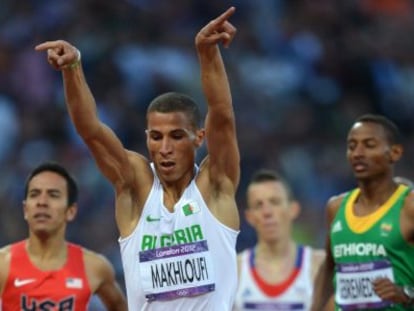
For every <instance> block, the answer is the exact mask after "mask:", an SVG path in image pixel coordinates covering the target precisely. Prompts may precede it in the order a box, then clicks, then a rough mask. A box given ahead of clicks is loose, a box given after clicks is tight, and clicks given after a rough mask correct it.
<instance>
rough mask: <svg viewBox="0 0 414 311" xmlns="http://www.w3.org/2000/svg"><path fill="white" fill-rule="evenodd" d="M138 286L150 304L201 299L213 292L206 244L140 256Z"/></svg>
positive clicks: (180, 246)
mask: <svg viewBox="0 0 414 311" xmlns="http://www.w3.org/2000/svg"><path fill="white" fill-rule="evenodd" d="M139 261H140V265H139V266H140V274H141V282H142V284H143V288H144V292H145V297H146V298H147V300H149V301H154V300H171V299H175V298H179V297H192V296H197V295H202V294H205V293H208V292H211V291H214V289H215V279H214V270H213V264H212V260H211V257H210V253H209V251H208V245H207V241H205V240H204V241H199V242H194V243H187V244H181V245H174V246H169V247H162V248H158V249H151V250H146V251H142V252H140V253H139Z"/></svg>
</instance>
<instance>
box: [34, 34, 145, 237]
mask: <svg viewBox="0 0 414 311" xmlns="http://www.w3.org/2000/svg"><path fill="white" fill-rule="evenodd" d="M35 49H36V50H37V51H47V60H48V62H49V64H50V65H51V66H52V67H53V68H55V69H57V70H60V71H61V72H62V77H63V85H64V89H65V99H66V105H67V108H68V111H69V114H70V118H71V120H72V122H73V124H74V126H75V128H76V131H77V132H78V134H79V135H80V136H81V137H82V139H83V141H84V142H85V143H86V145H87V146H88V148H89V150H90V151H91V152H92V154H93V157H94V159H95V161H96V163H97V165H98V167H99V169H100V171H101V172H102V174H103V175H104V176H105V177H106V178H107V179H108V180H109V181H110V182H111V183H112V184H113V186H114V188H115V190H116V194H117V198H116V219H117V224H118V228H119V229H120V233H121V235H128V234H129V233H130V232H131V230H132V228H134V227H135V224H136V223H137V221H138V218H139V215H140V212H141V208H142V205H143V203H142V202H143V201H144V197H145V196H146V191H147V188H146V187H145V185H147V184H150V182H148V180H150V179H151V178H152V174H151V172H150V169H149V165H148V161H147V159H145V158H144V157H143V156H141V155H138V154H135V153H133V152H131V151H127V150H126V149H125V148H124V147H123V145H122V143H121V141H120V140H119V139H118V137H117V136H116V135H115V133H114V132H113V131H112V129H110V128H109V127H108V126H106V125H105V124H104V123H102V122H101V120H100V119H99V117H98V114H97V107H96V103H95V99H94V97H93V95H92V93H91V91H90V89H89V86H88V84H87V82H86V79H85V75H84V73H83V69H82V64H81V58H80V52H79V50H78V49H77V48H76V47H74V46H73V45H71V44H70V43H68V42H66V41H63V40H57V41H48V42H44V43H42V44H39V45H37V46H36V47H35ZM135 172H140V174H139V178H136V176H137V175H136V173H135ZM138 191H139V194H137V193H138ZM148 191H149V190H148Z"/></svg>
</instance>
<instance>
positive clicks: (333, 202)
mask: <svg viewBox="0 0 414 311" xmlns="http://www.w3.org/2000/svg"><path fill="white" fill-rule="evenodd" d="M346 195H347V192H343V193H340V194H337V195H333V196H331V197H330V198H329V199H328V202H327V204H326V212H327V214H328V218H329V220H330V221H332V220H333V219H334V217H335V215H336V213H337V212H338V209H339V207H340V206H341V203H342V201H343V200H344V198H345V196H346Z"/></svg>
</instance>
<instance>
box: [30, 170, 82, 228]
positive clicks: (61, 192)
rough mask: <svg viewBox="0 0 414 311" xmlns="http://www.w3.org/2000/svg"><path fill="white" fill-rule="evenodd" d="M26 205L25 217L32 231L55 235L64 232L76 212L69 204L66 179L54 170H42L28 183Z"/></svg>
mask: <svg viewBox="0 0 414 311" xmlns="http://www.w3.org/2000/svg"><path fill="white" fill-rule="evenodd" d="M23 205H24V217H25V219H26V221H27V223H28V225H29V229H30V232H33V233H35V234H42V235H53V234H54V233H57V232H59V231H62V232H64V230H65V228H66V223H67V222H68V221H71V220H72V219H73V218H74V216H75V213H76V210H75V208H74V207H73V206H72V207H70V208H69V207H68V205H67V185H66V180H65V179H64V178H63V177H61V176H60V175H58V174H56V173H53V172H48V171H45V172H42V173H39V174H38V175H36V176H34V177H33V178H32V180H31V181H30V183H29V185H28V193H27V197H26V200H25V201H24V203H23Z"/></svg>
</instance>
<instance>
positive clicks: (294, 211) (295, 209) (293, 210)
mask: <svg viewBox="0 0 414 311" xmlns="http://www.w3.org/2000/svg"><path fill="white" fill-rule="evenodd" d="M300 212H301V206H300V204H299V202H298V201H296V200H293V201H291V202H290V217H291V219H292V220H295V219H296V218H298V216H299V214H300Z"/></svg>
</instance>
